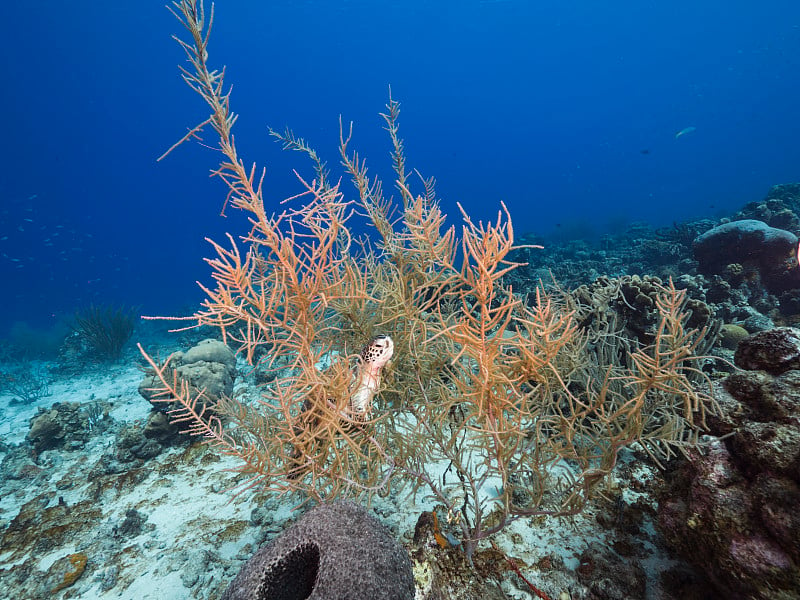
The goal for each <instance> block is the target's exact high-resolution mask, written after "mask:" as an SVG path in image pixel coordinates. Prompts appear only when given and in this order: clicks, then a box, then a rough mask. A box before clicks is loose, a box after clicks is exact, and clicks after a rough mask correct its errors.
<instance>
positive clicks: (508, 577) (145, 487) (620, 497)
mask: <svg viewBox="0 0 800 600" xmlns="http://www.w3.org/2000/svg"><path fill="white" fill-rule="evenodd" d="M45 366H47V365H45ZM239 366H240V368H239V373H240V374H244V373H247V370H248V367H247V366H246V365H245V364H244V363H241V364H240V365H239ZM141 379H142V370H141V368H140V366H138V364H137V357H136V355H135V352H134V351H133V350H130V351H129V352H128V353H127V354H126V357H125V360H123V361H121V362H120V363H119V364H116V365H110V366H105V367H93V368H92V369H91V370H90V371H89V372H87V373H85V374H82V375H78V376H73V377H63V376H62V377H58V376H56V377H54V378H53V380H52V382H51V385H50V394H49V395H48V396H46V397H44V398H41V399H40V400H39V401H37V402H36V403H34V404H19V403H14V402H12V398H11V397H10V396H8V395H4V396H0V436H1V438H2V441H3V445H2V447H1V448H2V454H0V461H5V462H2V469H0V494H1V497H0V535H2V534H3V533H4V532H6V531H7V530H8V528H9V527H10V526H12V524H13V523H14V521H15V519H16V520H17V521H20V516H19V515H20V510H21V509H22V508H23V506H26V505H27V508H26V511H28V512H30V509H31V506H34V507H35V510H36V511H38V513H39V514H46V513H47V510H48V509H52V510H51V511H50V512H51V513H53V514H57V513H58V510H59V509H58V506H59V504H61V506H62V507H65V508H66V509H67V510H65V511H64V513H65V515H66V516H64V515H61V516H60V517H59V519H60V520H59V521H58V524H57V525H56V526H57V527H67V526H65V525H64V522H65V520H66V522H70V516H69V515H70V514H72V515H74V520H76V521H77V522H71V525H70V526H68V527H67V529H68V533H67V534H66V535H62V536H54V537H53V538H52V539H54V540H57V542H56V543H46V544H38V545H37V544H35V543H32V545H31V546H30V547H31V548H32V550H31V552H30V553H26V554H25V555H24V556H22V557H17V558H16V559H15V560H14V561H10V560H9V558H10V557H11V556H13V554H14V548H12V547H3V548H2V549H0V598H9V599H10V598H28V597H29V596H28V595H27V594H29V593H31V592H30V591H29V590H31V589H33V588H34V587H35V585H34V582H35V580H36V579H39V580H44V578H45V577H46V574H47V572H48V570H49V569H50V570H52V569H51V567H52V566H53V565H54V563H55V562H56V561H59V560H60V561H61V562H62V563H63V562H64V560H65V557H67V556H68V555H70V554H72V553H84V554H85V555H86V556H87V559H88V561H87V564H86V569H85V572H84V573H83V574H82V575H81V576H80V577H79V578H78V579H77V580H76V581H75V583H74V584H73V585H71V586H69V587H67V588H66V589H64V590H63V591H59V592H57V593H54V594H53V595H52V597H63V598H86V599H97V600H105V599H111V598H114V599H120V598H122V599H131V600H133V599H138V600H149V599H152V600H160V599H166V598H169V599H172V600H181V599H189V598H216V597H219V596H220V595H221V593H222V591H223V590H224V589H225V587H226V585H227V584H228V583H229V582H230V581H231V580H232V579H233V577H234V576H235V574H236V573H237V572H238V570H239V568H240V567H241V564H242V563H243V561H244V560H246V559H247V558H249V557H250V556H251V555H252V554H253V552H254V551H255V550H256V549H257V548H258V547H259V546H260V545H262V544H263V543H265V542H266V541H268V540H269V539H271V538H272V537H274V536H276V535H278V534H279V533H280V532H281V531H282V530H283V529H284V528H285V527H286V526H287V520H289V521H291V520H292V519H293V518H294V517H295V516H297V513H293V512H292V508H293V507H294V506H295V505H296V504H297V503H298V502H299V500H300V499H299V498H298V497H285V498H282V499H280V500H278V499H276V498H268V497H265V496H264V495H260V494H256V493H251V492H245V493H243V494H240V495H235V494H233V493H232V492H231V491H230V488H231V487H233V486H235V485H236V483H237V479H236V474H234V473H231V472H230V471H228V470H227V469H231V468H234V467H235V466H236V464H237V461H236V460H235V459H234V458H231V457H226V456H219V455H218V454H217V453H216V451H215V450H214V449H212V448H209V447H207V446H204V445H200V444H193V445H191V446H188V445H184V446H182V447H172V448H169V449H167V450H166V451H164V452H162V453H161V454H160V455H159V456H157V457H155V458H152V459H149V460H147V461H144V462H137V463H131V464H129V465H128V468H129V470H130V471H129V472H128V473H119V474H117V475H116V476H115V477H111V478H110V479H109V478H108V476H106V478H105V480H104V481H106V483H104V484H102V485H98V483H97V481H96V480H93V478H92V476H91V475H90V474H91V473H92V472H93V470H95V468H96V466H97V463H98V462H99V461H103V460H105V459H104V458H103V457H104V455H113V453H114V445H115V440H116V437H117V433H118V431H119V430H120V428H121V427H122V426H124V425H128V426H130V425H134V424H137V423H138V424H143V423H144V421H145V419H146V417H147V415H148V413H149V412H150V411H151V406H150V404H149V403H148V402H147V401H145V400H144V399H143V398H142V397H141V396H140V395H139V393H138V391H137V387H138V385H139V382H140V381H141ZM243 388H244V389H243ZM247 388H252V389H247ZM237 393H238V394H242V393H244V394H245V395H247V394H249V393H252V394H257V391H256V390H255V386H254V385H253V383H252V381H250V378H248V377H241V376H240V377H239V378H238V379H237ZM98 401H99V402H108V403H109V404H110V409H109V411H108V417H107V419H113V422H108V421H107V422H106V426H105V427H97V428H95V429H94V430H93V431H91V432H89V436H88V439H87V441H86V443H85V444H84V445H83V447H80V448H76V449H67V448H58V449H52V450H46V451H43V452H42V453H41V454H39V455H38V457H35V460H34V454H33V452H32V451H31V449H30V447H29V446H28V443H27V442H26V435H27V433H28V431H29V427H30V425H29V423H30V420H31V418H32V417H33V416H34V415H36V414H37V411H38V410H39V408H40V407H49V406H51V405H53V404H54V403H57V402H61V403H79V404H82V405H83V404H88V403H92V402H98ZM20 444H22V447H19V448H17V449H16V450H14V447H15V446H17V445H20ZM26 448H27V449H26ZM20 451H22V452H20ZM12 453H15V455H16V457H17V458H16V459H15V461H14V465H15V466H14V467H13V472H12V466H11V464H10V462H11V461H10V460H6V459H9V457H10V455H11V454H12ZM20 454H23V455H26V456H27V457H28V458H25V459H24V460H22V459H20V458H19V455H20ZM21 463H22V465H21V466H20V464H21ZM615 477H618V478H619V479H618V480H617V481H616V482H615V481H612V482H611V483H610V486H611V489H614V488H617V489H618V490H620V491H621V492H622V493H621V494H617V500H616V501H615V502H616V505H617V506H618V505H619V504H620V502H624V504H625V506H633V505H636V506H639V507H645V510H643V511H640V513H641V514H643V518H642V519H641V520H640V524H639V526H638V527H636V528H635V533H634V534H633V536H631V535H630V531H628V533H626V534H624V536H625V537H626V538H627V541H626V544H627V545H630V544H631V541H632V540H633V544H634V545H635V546H636V547H637V548H638V551H637V556H638V558H637V561H638V563H639V564H640V565H641V566H642V567H643V568H644V571H645V574H646V576H647V592H646V597H647V598H648V599H661V598H669V597H671V596H670V595H669V594H668V593H666V592H664V591H663V590H662V588H661V581H660V578H659V575H660V574H661V573H662V572H663V571H664V570H665V569H667V568H669V567H670V566H671V565H673V564H675V563H674V562H673V561H672V560H671V559H670V558H669V557H668V555H667V551H666V550H665V549H664V548H663V545H662V544H661V542H660V536H659V535H658V534H657V532H656V531H655V528H654V526H653V513H652V512H649V513H648V511H647V510H646V507H653V508H654V507H655V502H654V500H653V499H652V498H651V496H650V494H651V490H652V486H649V485H648V482H650V481H651V480H652V479H653V478H654V477H658V474H657V473H656V471H655V470H654V469H653V468H652V467H650V466H648V465H647V464H646V462H645V461H643V460H640V459H639V457H638V456H636V455H634V454H633V453H631V452H627V453H626V454H624V455H623V456H622V460H621V465H620V466H619V467H618V470H617V473H616V474H615ZM109 481H110V482H111V483H110V484H109V483H108V482H109ZM632 488H636V489H638V490H640V491H634V489H632ZM37 498H38V500H36V501H35V502H32V501H33V500H34V499H37ZM433 506H434V503H433V501H432V500H430V499H426V498H425V497H424V493H420V494H418V495H417V497H416V498H410V497H408V495H407V494H404V493H402V492H400V493H397V494H396V495H391V496H389V497H388V498H376V499H374V501H373V503H372V505H371V510H373V511H374V513H375V514H376V515H377V516H378V518H379V519H380V520H381V521H382V522H383V523H385V524H386V525H388V526H389V528H390V530H391V532H392V533H393V534H394V536H395V537H396V538H397V539H399V540H400V541H401V543H403V544H404V545H405V546H406V547H410V544H411V539H412V536H413V533H414V527H415V523H416V521H417V519H418V517H419V515H420V513H421V512H422V511H424V510H430V509H431V508H433ZM614 506H615V504H614V503H612V502H609V501H608V500H604V499H603V498H599V499H598V500H597V501H595V502H593V504H592V505H591V506H590V507H589V508H588V509H587V510H586V511H584V512H583V513H582V514H581V515H580V516H579V517H577V518H574V519H571V520H558V519H547V518H537V519H533V518H530V519H521V520H518V521H516V522H514V523H513V524H512V525H511V526H509V527H508V528H506V530H504V531H503V532H502V533H500V534H498V535H496V536H495V537H494V541H495V542H496V543H497V544H498V546H499V547H500V548H501V549H502V550H503V551H504V552H505V553H506V554H507V555H508V556H511V557H513V558H514V559H515V560H517V561H518V564H519V565H520V566H521V570H522V573H523V574H524V575H525V577H526V578H528V579H529V580H530V581H531V582H532V583H533V584H534V585H535V586H537V587H538V588H540V589H541V590H542V591H543V592H545V593H546V594H548V595H549V596H550V597H551V598H553V599H567V598H583V597H588V596H587V592H588V590H587V587H586V585H585V582H582V581H581V579H580V577H579V576H578V572H577V568H578V566H579V562H580V555H581V553H582V552H584V551H585V550H587V548H589V546H590V544H592V543H597V544H599V545H600V546H602V547H604V548H609V549H610V548H612V547H614V546H615V544H618V543H619V542H620V540H619V539H618V536H620V535H621V533H620V531H621V529H620V528H618V527H609V526H608V521H609V519H608V518H607V519H605V520H603V519H600V521H602V522H604V523H605V524H606V526H605V527H604V526H602V525H601V524H600V523H599V522H598V515H600V514H602V513H605V514H606V515H608V514H609V513H613V512H614V511H615V510H616V509H615V508H613V507H614ZM73 507H74V508H75V510H73V511H72V512H70V511H69V509H70V508H73ZM609 507H612V508H609ZM78 509H79V510H78ZM89 509H91V510H89ZM130 509H135V510H136V511H137V512H138V514H139V515H140V516H141V517H143V518H144V522H143V523H142V524H141V527H139V528H137V527H133V528H132V531H126V529H131V528H129V527H128V528H126V527H125V525H124V522H125V519H126V511H129V510H130ZM254 511H255V512H254ZM87 514H90V515H91V517H90V518H87V517H86V515H87ZM619 514H620V515H621V514H622V512H621V511H620V512H619ZM618 516H619V515H617V516H614V515H613V514H612V516H611V517H610V520H611V521H612V523H613V522H614V521H615V520H616V519H617V518H618ZM41 526H42V527H46V525H41ZM451 551H452V550H451ZM436 552H444V550H440V549H438V548H435V549H432V553H433V556H435V555H436V554H435V553H436ZM31 554H32V556H31ZM626 561H627V559H625V558H622V557H620V564H624V563H625V562H626ZM20 570H22V571H20ZM501 570H504V572H505V577H504V579H503V581H502V582H501V587H502V589H503V591H504V592H505V594H506V596H507V597H508V598H514V599H524V598H534V595H533V594H532V593H531V591H530V588H529V587H528V586H527V585H526V584H525V583H524V582H523V581H522V580H521V579H520V578H519V577H518V576H517V575H516V574H514V573H513V572H512V571H511V570H510V569H507V568H504V569H501ZM20 572H23V573H24V575H25V576H24V577H20ZM15 573H16V576H14V574H15ZM50 577H51V579H52V577H63V574H56V575H53V574H52V573H51V574H50ZM3 579H5V582H3V581H2V580H3ZM20 579H21V580H22V581H19V580H20ZM422 587H423V586H422V585H420V586H418V590H417V598H422V597H423V593H424V591H425V590H423V589H422ZM40 588H41V585H40Z"/></svg>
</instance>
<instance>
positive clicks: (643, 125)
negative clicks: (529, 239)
mask: <svg viewBox="0 0 800 600" xmlns="http://www.w3.org/2000/svg"><path fill="white" fill-rule="evenodd" d="M2 4H3V6H2V8H0V56H2V58H3V93H2V94H1V95H0V103H2V111H3V112H2V114H3V115H4V117H5V118H4V128H3V134H4V135H3V146H4V150H3V153H2V156H3V167H2V171H1V173H2V175H1V176H0V202H1V203H2V204H1V206H2V208H1V209H0V238H2V239H1V240H0V281H1V282H2V283H1V284H0V285H2V289H3V293H2V295H1V296H0V298H1V299H0V302H1V303H2V304H1V305H0V310H2V315H3V322H2V324H0V332H2V331H3V330H5V329H6V328H8V327H10V326H11V325H12V324H13V323H15V322H18V321H26V322H28V323H31V324H34V325H35V326H41V327H47V326H48V324H50V323H52V322H54V321H56V320H58V319H60V318H61V316H62V315H64V314H69V313H71V312H72V311H74V310H75V309H76V308H77V307H80V306H85V305H86V304H88V303H90V302H101V303H107V302H112V303H125V304H128V305H137V306H140V307H141V312H143V313H145V314H175V313H176V312H184V313H185V312H187V311H189V310H191V308H192V307H193V305H194V304H195V303H196V302H197V301H198V300H199V299H200V298H201V297H202V296H201V293H200V292H199V291H198V290H197V288H196V285H195V283H194V281H195V280H198V279H199V280H203V281H207V280H208V268H207V266H206V265H205V264H204V263H203V262H202V257H203V256H206V255H208V254H209V249H208V246H207V244H206V242H204V240H203V238H204V237H205V236H211V237H214V238H216V239H219V238H220V237H221V236H222V233H223V232H224V231H225V230H226V229H230V230H231V231H232V232H234V233H237V232H241V231H242V227H241V223H242V220H241V217H236V216H233V215H232V216H230V217H228V218H227V219H222V218H220V217H219V211H220V208H221V207H222V202H223V199H224V196H225V191H224V188H223V186H222V184H221V183H220V182H219V181H209V180H208V177H207V174H208V170H209V169H210V168H211V167H213V166H214V165H215V160H216V155H215V154H214V153H213V152H211V151H209V150H206V149H203V148H201V147H198V146H194V147H192V146H189V145H185V146H184V147H182V148H180V149H179V150H178V151H176V152H175V153H173V154H172V155H171V156H169V157H168V158H167V159H166V160H164V161H162V162H160V163H157V162H156V160H155V159H156V157H158V156H159V155H160V154H161V153H162V152H163V151H164V150H165V149H166V148H168V147H169V146H170V145H171V144H172V143H173V142H175V141H176V140H177V139H179V138H180V137H181V135H183V133H184V132H185V131H186V128H187V127H190V126H192V125H194V124H196V123H197V122H199V121H201V120H203V119H204V118H205V116H206V112H205V106H204V105H203V103H202V101H201V100H200V99H199V98H198V97H196V96H195V95H193V94H192V93H191V92H190V91H189V90H188V88H186V87H185V85H184V84H183V83H182V82H181V81H180V79H179V76H178V71H177V65H178V64H180V63H182V61H183V57H182V54H181V51H180V49H179V48H178V47H177V45H176V44H175V43H174V42H173V41H172V40H171V39H170V35H171V34H173V33H178V34H183V32H182V31H181V30H180V27H179V25H178V24H177V22H176V21H175V19H174V18H173V17H172V16H171V15H170V14H169V13H168V12H167V10H166V9H165V8H164V7H163V6H162V3H161V2H97V1H94V2H86V1H78V2H70V3H64V2H53V1H52V0H49V1H48V0H45V1H44V2H39V3H30V2H21V1H20V0H16V1H12V0H9V1H8V2H3V3H2ZM210 52H211V63H212V64H213V65H216V66H222V65H223V64H226V65H228V74H227V77H228V81H229V82H230V83H233V84H234V93H233V107H234V110H235V111H237V112H239V113H241V115H242V116H241V118H240V121H239V123H238V124H237V128H236V135H237V137H236V139H237V143H238V144H239V149H240V152H241V154H242V156H243V157H244V158H245V160H246V161H248V162H249V161H252V160H257V161H259V163H260V164H265V165H267V166H268V177H267V180H266V186H267V189H268V195H269V197H270V198H272V199H275V200H277V199H280V198H283V197H285V196H289V195H292V194H294V193H296V192H297V191H298V185H297V183H296V181H295V180H294V176H293V175H292V174H291V169H292V168H300V169H301V170H304V171H303V172H305V173H308V172H309V171H308V168H307V167H308V165H307V163H304V162H303V161H302V160H301V159H300V157H299V156H298V155H296V154H294V153H289V154H286V153H282V152H281V151H280V149H279V147H278V146H277V145H276V144H275V143H274V142H273V141H271V140H270V138H269V137H268V136H267V133H266V129H267V126H272V127H274V128H277V129H282V128H283V127H285V126H286V125H289V126H291V127H292V128H293V129H294V130H295V132H296V133H297V134H298V135H302V136H304V137H305V138H307V139H308V140H309V141H310V142H311V143H312V144H313V145H314V146H315V147H316V148H318V150H319V151H320V152H321V153H322V154H323V155H324V156H325V157H327V158H328V160H329V162H330V163H331V164H332V165H336V164H337V163H338V159H337V153H336V143H337V140H338V118H339V115H342V117H343V118H344V119H345V121H350V120H353V121H355V123H356V135H355V139H354V144H355V145H356V146H357V148H358V149H359V151H360V152H362V153H363V154H364V155H365V156H367V157H369V164H370V165H371V166H373V167H374V169H375V170H376V172H380V173H386V174H388V171H387V170H386V167H387V166H388V153H389V150H390V148H389V145H388V141H387V138H386V135H385V132H384V131H382V129H381V125H382V123H381V121H380V119H379V117H378V113H379V112H380V111H381V110H383V107H384V104H385V102H386V100H387V95H388V86H389V85H390V84H391V87H392V93H393V95H394V97H395V98H396V99H398V100H400V101H401V102H402V109H403V112H402V115H401V133H402V136H403V138H404V139H405V142H406V150H407V155H408V159H409V166H411V167H416V168H418V169H420V171H421V172H422V173H423V174H424V175H425V176H431V175H433V176H435V177H436V178H437V182H438V192H439V196H440V197H441V198H442V199H443V203H444V206H445V208H446V209H447V210H448V211H449V212H451V213H452V212H454V211H455V202H461V203H462V204H463V205H464V206H465V207H466V208H467V210H469V211H470V212H471V213H472V214H473V216H475V217H480V218H489V217H492V216H493V215H494V214H495V211H496V210H497V208H498V206H499V202H500V201H501V200H502V201H504V202H506V203H507V205H508V206H509V208H510V210H511V212H512V215H513V217H514V222H515V227H516V230H517V231H518V232H526V231H535V232H538V233H542V234H551V233H553V232H557V231H575V232H581V233H580V235H593V234H596V233H600V232H603V231H608V230H612V229H619V228H622V227H625V225H626V224H627V223H630V222H632V221H641V220H646V221H649V222H651V223H653V224H654V225H668V224H671V223H672V222H673V221H680V220H685V219H689V218H696V217H718V216H721V215H725V214H730V213H731V212H733V211H735V210H736V209H738V208H739V207H740V206H741V205H742V204H744V203H746V202H749V201H753V200H759V199H761V198H762V197H763V195H764V194H765V193H766V191H767V189H768V188H769V186H771V185H773V184H777V183H786V182H791V181H798V180H800V144H798V140H797V132H798V131H800V110H798V109H797V99H798V98H800V83H799V81H800V80H798V78H797V73H798V72H800V3H798V2H797V1H796V0H792V1H789V0H783V1H765V2H759V3H754V2H752V1H750V0H733V1H732V0H724V1H723V0H714V1H712V0H691V1H688V0H673V1H670V2H655V1H646V0H630V1H610V2H596V1H588V0H576V1H573V2H542V1H533V0H527V1H524V0H508V1H495V2H489V1H485V2H482V1H477V0H458V1H454V0H440V1H435V2H434V1H422V0H403V1H402V2H401V1H396V0H392V1H381V0H369V1H367V0H360V1H348V2H334V1H323V0H316V1H314V2H310V1H308V2H297V1H288V0H283V1H279V2H275V1H265V0H258V1H256V0H250V1H243V0H239V1H220V2H219V3H218V6H217V11H216V26H215V31H214V34H213V37H212V44H211V49H210ZM685 128H694V130H692V131H690V132H688V133H686V134H685V135H681V136H680V137H678V138H676V137H675V136H676V133H677V132H679V131H681V130H684V129H685ZM208 140H209V141H210V142H213V138H212V137H211V136H210V135H209V136H208Z"/></svg>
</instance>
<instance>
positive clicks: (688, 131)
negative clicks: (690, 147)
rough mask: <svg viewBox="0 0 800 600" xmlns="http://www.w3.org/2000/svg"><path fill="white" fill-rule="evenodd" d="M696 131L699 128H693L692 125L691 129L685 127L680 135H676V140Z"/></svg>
mask: <svg viewBox="0 0 800 600" xmlns="http://www.w3.org/2000/svg"><path fill="white" fill-rule="evenodd" d="M696 129H697V127H692V126H691V125H690V126H689V127H684V128H683V129H681V130H680V131H679V132H678V133H676V134H675V139H676V140H677V139H678V138H679V137H681V136H684V135H686V134H687V133H692V132H693V131H695V130H696Z"/></svg>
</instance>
